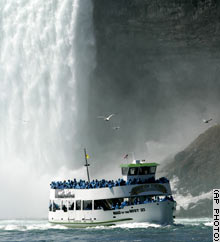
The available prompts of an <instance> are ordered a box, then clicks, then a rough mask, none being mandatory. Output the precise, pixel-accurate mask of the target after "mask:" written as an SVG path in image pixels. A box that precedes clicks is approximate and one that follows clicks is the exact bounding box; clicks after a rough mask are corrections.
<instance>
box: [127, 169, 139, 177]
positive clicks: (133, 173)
mask: <svg viewBox="0 0 220 242" xmlns="http://www.w3.org/2000/svg"><path fill="white" fill-rule="evenodd" d="M137 173H138V168H137V167H130V169H129V175H130V176H134V175H137Z"/></svg>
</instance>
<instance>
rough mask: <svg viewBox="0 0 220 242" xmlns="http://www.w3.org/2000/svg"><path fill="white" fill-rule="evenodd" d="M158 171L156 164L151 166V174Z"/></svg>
mask: <svg viewBox="0 0 220 242" xmlns="http://www.w3.org/2000/svg"><path fill="white" fill-rule="evenodd" d="M155 172H156V166H152V167H150V174H154V173H155Z"/></svg>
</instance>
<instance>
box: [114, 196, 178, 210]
mask: <svg viewBox="0 0 220 242" xmlns="http://www.w3.org/2000/svg"><path fill="white" fill-rule="evenodd" d="M167 200H169V201H174V199H173V197H172V196H165V197H164V198H159V197H157V198H155V199H154V198H146V199H145V200H144V201H141V200H140V199H139V198H135V199H134V201H133V202H132V203H131V202H128V201H124V202H122V203H121V204H120V203H116V204H112V209H113V210H114V209H122V208H124V207H125V206H130V205H139V204H146V203H153V202H164V201H167Z"/></svg>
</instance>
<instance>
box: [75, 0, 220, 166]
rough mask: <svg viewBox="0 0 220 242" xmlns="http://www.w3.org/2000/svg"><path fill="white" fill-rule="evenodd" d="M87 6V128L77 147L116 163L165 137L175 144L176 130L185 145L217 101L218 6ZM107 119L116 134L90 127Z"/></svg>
mask: <svg viewBox="0 0 220 242" xmlns="http://www.w3.org/2000/svg"><path fill="white" fill-rule="evenodd" d="M93 4H94V18H93V24H94V34H95V39H96V68H95V70H94V73H93V74H92V76H91V78H90V83H89V89H88V90H89V91H88V103H89V105H88V117H89V118H88V125H84V128H83V131H82V132H81V133H80V137H79V139H82V142H83V143H85V139H86V142H87V144H88V145H87V146H88V148H89V149H90V150H92V151H94V152H96V151H97V152H98V153H99V154H100V153H101V154H106V153H107V152H109V151H110V150H111V151H114V153H115V154H117V155H116V157H117V156H119V155H121V153H122V152H124V151H125V152H126V151H135V152H136V153H141V152H142V153H143V147H144V142H146V141H149V140H153V141H160V140H161V139H164V138H166V137H169V136H171V140H173V142H174V143H175V142H176V141H175V137H173V136H174V134H175V133H176V132H175V130H177V129H178V130H179V133H180V134H179V136H181V135H188V136H189V137H190V138H189V139H191V138H192V137H193V135H195V134H198V133H199V130H197V129H198V128H197V122H198V120H201V119H202V117H203V116H205V115H206V114H207V110H208V109H209V107H210V106H212V107H214V108H215V107H216V109H217V103H218V102H219V101H220V95H219V93H220V83H219V79H218V77H219V76H220V69H219V60H220V54H219V40H220V31H219V26H220V24H219V13H220V11H219V6H220V1H217V0H192V1H189V0H178V1H176V0H175V1H174V0H154V1H153V0H93ZM111 112H117V113H118V114H119V115H118V116H117V117H114V119H113V120H114V122H115V123H114V124H113V125H119V126H121V129H120V131H119V132H118V133H117V134H116V132H112V129H111V127H110V128H109V126H106V124H103V123H102V122H101V120H97V119H96V116H98V115H103V114H108V113H111ZM188 117H190V119H191V120H190V121H189V120H187V118H188ZM185 120H187V121H186V122H185ZM192 120H194V122H192ZM189 122H190V125H191V129H192V130H194V133H193V132H191V131H189V130H190V129H189V128H188V127H189ZM85 126H86V127H85ZM106 127H108V128H106ZM187 132H188V133H187ZM185 133H187V134H185ZM184 144H185V143H184ZM140 147H141V148H140ZM109 153H110V154H111V152H109ZM108 155H109V154H108ZM116 162H118V161H116Z"/></svg>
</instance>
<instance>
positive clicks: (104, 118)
mask: <svg viewBox="0 0 220 242" xmlns="http://www.w3.org/2000/svg"><path fill="white" fill-rule="evenodd" d="M113 116H115V114H114V113H112V114H110V115H109V116H98V117H97V118H102V119H103V120H105V121H110V118H112V117H113Z"/></svg>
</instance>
